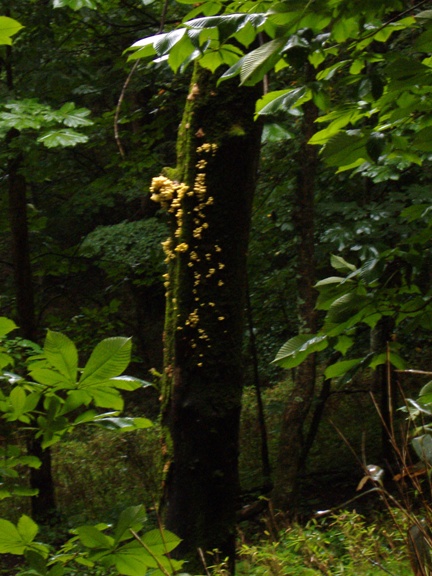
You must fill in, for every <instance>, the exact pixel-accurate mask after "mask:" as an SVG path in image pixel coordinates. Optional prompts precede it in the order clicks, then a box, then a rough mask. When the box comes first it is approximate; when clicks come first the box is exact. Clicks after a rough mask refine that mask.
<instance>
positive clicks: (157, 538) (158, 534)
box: [141, 529, 181, 556]
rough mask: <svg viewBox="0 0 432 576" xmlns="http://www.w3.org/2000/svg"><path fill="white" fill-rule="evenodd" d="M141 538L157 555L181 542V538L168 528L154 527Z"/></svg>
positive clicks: (170, 550)
mask: <svg viewBox="0 0 432 576" xmlns="http://www.w3.org/2000/svg"><path fill="white" fill-rule="evenodd" d="M141 540H142V541H143V542H144V543H145V544H146V545H147V546H148V547H149V548H150V549H151V551H152V552H153V554H155V555H157V556H160V555H162V554H167V553H169V552H172V551H173V550H174V549H175V548H176V547H177V546H178V545H179V544H180V542H181V539H180V538H179V537H178V536H176V535H175V534H173V533H172V532H170V531H169V530H162V531H161V530H156V529H155V530H150V531H149V532H146V533H145V534H144V536H142V538H141Z"/></svg>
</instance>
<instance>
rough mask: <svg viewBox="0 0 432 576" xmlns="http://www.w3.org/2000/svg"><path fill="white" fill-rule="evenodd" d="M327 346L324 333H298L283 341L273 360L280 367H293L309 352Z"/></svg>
mask: <svg viewBox="0 0 432 576" xmlns="http://www.w3.org/2000/svg"><path fill="white" fill-rule="evenodd" d="M327 346H328V341H327V336H326V335H317V334H299V335H298V336H294V338H291V339H290V340H288V342H285V344H284V345H283V346H282V347H281V348H280V350H279V352H278V353H277V354H276V358H275V359H274V360H273V362H274V363H275V364H278V365H279V366H281V367H282V368H295V367H296V366H298V365H299V364H301V363H302V362H303V361H304V360H306V358H307V357H308V356H309V355H310V354H313V353H314V352H320V351H321V350H325V348H327Z"/></svg>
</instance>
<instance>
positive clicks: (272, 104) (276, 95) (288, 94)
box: [256, 86, 312, 116]
mask: <svg viewBox="0 0 432 576" xmlns="http://www.w3.org/2000/svg"><path fill="white" fill-rule="evenodd" d="M311 97H312V93H311V91H310V90H308V88H307V87H306V86H300V87H299V88H291V89H289V90H275V91H274V92H268V93H267V94H266V95H265V96H263V97H262V98H260V99H259V100H258V102H257V104H256V112H257V114H258V115H259V116H265V115H268V114H275V113H276V112H278V111H279V110H286V111H288V110H290V109H291V108H293V107H295V106H299V105H300V104H303V103H304V102H306V101H307V100H310V99H311Z"/></svg>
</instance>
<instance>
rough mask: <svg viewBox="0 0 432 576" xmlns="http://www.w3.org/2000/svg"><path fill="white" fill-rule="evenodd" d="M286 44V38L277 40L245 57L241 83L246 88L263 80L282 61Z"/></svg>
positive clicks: (241, 70) (241, 71)
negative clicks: (282, 53) (282, 51)
mask: <svg viewBox="0 0 432 576" xmlns="http://www.w3.org/2000/svg"><path fill="white" fill-rule="evenodd" d="M284 44H285V41H284V38H276V39H274V40H270V42H266V43H265V44H263V45H262V46H259V48H256V49H255V50H252V52H249V53H248V54H246V55H245V56H243V58H242V59H241V63H242V64H241V69H240V83H241V84H242V85H244V86H253V85H254V84H256V83H257V82H259V81H260V80H262V79H263V77H264V76H265V75H266V74H267V72H269V71H270V70H271V69H272V68H273V67H274V66H275V64H276V62H277V61H278V60H280V58H281V50H282V48H283V46H284ZM228 72H229V70H228ZM228 72H227V74H228ZM224 76H225V74H224V75H223V77H224Z"/></svg>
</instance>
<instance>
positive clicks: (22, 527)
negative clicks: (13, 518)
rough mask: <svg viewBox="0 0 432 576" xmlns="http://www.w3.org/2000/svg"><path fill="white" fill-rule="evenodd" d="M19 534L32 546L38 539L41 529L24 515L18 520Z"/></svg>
mask: <svg viewBox="0 0 432 576" xmlns="http://www.w3.org/2000/svg"><path fill="white" fill-rule="evenodd" d="M17 528H18V532H19V534H20V536H21V538H22V539H23V541H24V542H25V543H26V544H30V543H31V542H33V540H34V539H35V537H36V534H37V533H38V531H39V527H38V525H37V524H36V522H34V521H33V520H32V519H31V518H30V517H29V516H26V515H25V514H23V515H22V516H21V518H20V519H19V520H18V524H17Z"/></svg>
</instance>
